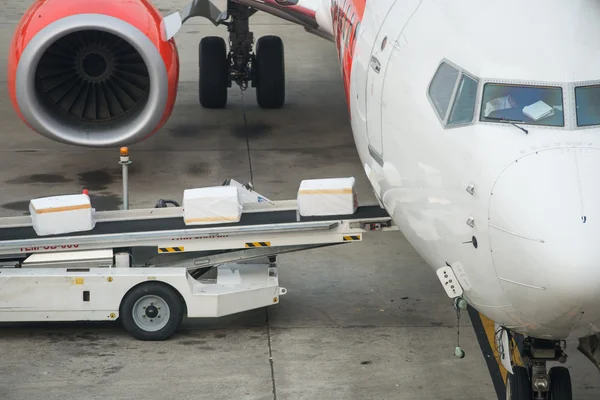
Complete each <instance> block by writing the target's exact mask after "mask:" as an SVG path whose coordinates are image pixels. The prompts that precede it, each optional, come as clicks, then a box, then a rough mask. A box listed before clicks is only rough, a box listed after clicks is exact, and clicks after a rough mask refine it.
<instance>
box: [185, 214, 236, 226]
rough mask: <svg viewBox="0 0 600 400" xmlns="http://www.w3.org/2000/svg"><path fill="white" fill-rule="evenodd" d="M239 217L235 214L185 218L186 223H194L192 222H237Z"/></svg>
mask: <svg viewBox="0 0 600 400" xmlns="http://www.w3.org/2000/svg"><path fill="white" fill-rule="evenodd" d="M239 220H240V219H239V217H237V216H234V217H204V218H188V219H186V220H185V223H186V224H190V223H194V222H221V221H227V222H238V221H239Z"/></svg>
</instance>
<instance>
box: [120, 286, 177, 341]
mask: <svg viewBox="0 0 600 400" xmlns="http://www.w3.org/2000/svg"><path fill="white" fill-rule="evenodd" d="M183 312H184V305H183V300H182V299H181V297H180V296H179V293H177V292H176V291H175V290H174V289H172V288H171V287H170V286H167V285H165V284H163V283H160V282H148V283H143V284H141V285H139V286H136V287H135V288H133V289H132V290H131V291H129V293H127V294H126V295H125V297H124V298H123V301H122V302H121V308H120V311H119V313H120V317H121V320H122V322H123V327H124V328H125V329H126V330H127V332H129V333H130V334H131V335H132V336H133V337H135V338H136V339H138V340H153V341H159V340H166V339H168V338H170V337H171V336H172V335H173V334H174V333H175V331H176V330H177V328H179V325H180V324H181V320H182V319H183Z"/></svg>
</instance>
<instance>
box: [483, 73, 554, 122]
mask: <svg viewBox="0 0 600 400" xmlns="http://www.w3.org/2000/svg"><path fill="white" fill-rule="evenodd" d="M480 120H481V121H484V122H521V123H526V124H530V125H545V126H564V124H565V118H564V112H563V94H562V88H560V87H548V86H528V85H507V84H496V83H486V84H485V86H484V88H483V101H482V105H481V118H480Z"/></svg>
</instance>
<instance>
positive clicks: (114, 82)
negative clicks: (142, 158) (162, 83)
mask: <svg viewBox="0 0 600 400" xmlns="http://www.w3.org/2000/svg"><path fill="white" fill-rule="evenodd" d="M35 86H36V91H37V96H38V98H39V101H40V103H41V104H42V105H43V106H44V107H45V108H46V111H47V112H48V113H49V114H52V115H56V116H57V117H58V116H62V118H63V119H64V120H65V122H67V121H68V122H67V123H70V124H82V125H83V126H84V127H85V126H86V125H87V127H88V129H92V128H91V126H90V125H93V124H101V123H106V122H115V121H118V120H123V119H126V118H127V117H129V118H132V117H133V116H135V115H139V113H140V111H141V110H143V109H144V107H145V106H146V104H147V103H148V96H149V94H150V73H149V72H148V67H147V66H146V63H145V62H144V59H143V58H142V55H141V54H140V53H139V52H138V51H137V50H136V49H135V48H134V47H133V46H132V45H131V44H129V43H128V42H126V41H125V40H123V39H122V38H120V37H118V36H116V35H114V34H112V33H108V32H102V31H98V30H87V31H78V32H73V33H70V34H68V35H66V36H63V37H62V38H60V39H58V40H57V41H56V42H54V43H53V44H52V45H50V47H48V49H47V50H46V51H45V53H44V54H43V55H42V57H41V59H40V62H39V63H38V65H37V69H36V71H35Z"/></svg>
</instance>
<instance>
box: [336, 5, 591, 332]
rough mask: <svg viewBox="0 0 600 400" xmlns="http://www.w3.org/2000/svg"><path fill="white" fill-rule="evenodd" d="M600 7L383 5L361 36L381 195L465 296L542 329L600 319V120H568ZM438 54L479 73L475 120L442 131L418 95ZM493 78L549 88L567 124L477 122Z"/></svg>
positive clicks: (357, 75) (354, 104) (360, 104)
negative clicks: (558, 95)
mask: <svg viewBox="0 0 600 400" xmlns="http://www.w3.org/2000/svg"><path fill="white" fill-rule="evenodd" d="M324 1H327V2H330V1H331V2H334V3H335V2H336V0H324ZM355 2H359V1H355ZM337 3H344V1H343V0H342V1H337ZM346 3H350V2H346ZM349 18H350V17H349ZM599 18H600V3H597V2H593V1H590V0H577V1H570V2H564V1H560V0H552V1H543V0H532V1H528V2H526V3H523V2H521V1H518V0H509V1H504V2H493V1H484V2H481V1H475V0H463V1H461V2H456V1H449V0H446V1H440V0H437V1H433V0H396V1H395V0H377V1H367V2H366V8H365V10H364V15H363V17H362V21H361V23H360V26H359V27H358V30H357V32H356V35H357V36H356V38H357V39H356V44H355V48H354V53H353V58H352V67H351V75H350V86H349V94H348V97H349V109H350V114H351V120H352V130H353V134H354V138H355V142H356V146H357V148H358V152H359V156H360V159H361V162H362V163H363V165H364V167H365V172H366V173H367V175H368V176H369V179H370V181H371V183H372V185H373V187H374V189H375V192H376V194H377V196H378V197H379V198H380V200H381V202H382V203H383V205H384V206H385V208H386V209H387V211H388V212H389V213H390V215H391V216H392V218H393V219H394V221H395V222H396V224H397V225H398V226H399V228H400V230H401V231H402V233H403V234H404V235H405V237H406V238H407V240H408V241H409V242H410V243H411V244H412V245H413V247H414V248H415V249H416V250H417V252H418V253H419V254H420V255H421V256H422V257H423V258H424V259H425V261H426V262H427V263H428V264H429V265H430V266H431V267H432V268H433V269H434V270H435V269H438V268H441V267H443V266H445V265H447V264H448V265H451V266H452V267H453V269H454V271H455V273H457V274H458V275H459V280H460V281H461V284H462V286H463V288H464V289H465V296H464V297H465V298H466V299H467V300H468V301H469V303H470V304H471V305H473V306H474V307H475V308H476V309H478V310H479V311H481V312H482V313H483V314H485V315H486V316H488V317H489V318H491V319H493V320H494V321H496V322H497V323H499V324H501V325H503V326H505V327H508V328H511V329H513V330H516V331H518V332H521V333H524V334H527V335H531V336H534V337H539V338H556V339H564V338H566V337H568V336H570V335H574V336H576V337H579V336H584V335H586V334H588V333H590V330H591V329H595V327H594V326H593V324H595V323H597V322H599V320H600V247H599V246H598V245H597V244H596V241H597V238H598V237H599V234H600V220H599V217H600V212H599V209H600V202H599V201H600V180H598V179H597V175H598V173H597V171H600V140H598V136H599V135H600V126H589V127H586V128H578V127H577V121H576V117H575V115H576V110H575V104H574V94H573V92H574V87H573V85H574V84H575V83H578V82H584V81H585V82H587V81H594V80H596V79H600V72H598V68H597V66H598V65H600V47H598V46H597V43H598V41H599V40H600V25H599V24H597V21H598V19H599ZM350 19H351V18H350ZM332 24H333V26H334V29H333V32H332V33H333V35H334V36H335V35H336V33H335V26H336V22H335V18H334V22H333V23H332ZM355 25H356V24H355ZM350 32H351V30H350ZM384 38H385V39H384ZM342 41H343V40H342ZM384 41H385V45H383V43H384ZM345 51H349V50H348V49H344V45H343V44H342V46H341V50H340V57H342V64H343V61H344V60H343V54H344V52H345ZM443 60H446V61H448V62H449V63H451V64H452V65H454V66H456V67H457V68H459V69H460V70H462V71H464V72H465V73H466V74H468V75H470V76H471V77H473V78H474V79H476V80H477V81H478V86H477V102H476V106H475V115H474V116H473V119H472V121H471V122H470V123H467V124H463V125H458V126H452V127H445V126H444V125H443V123H442V121H441V118H440V117H439V116H438V114H436V111H435V109H434V106H433V102H432V100H431V99H430V97H429V96H428V90H429V86H430V84H431V82H432V78H433V77H434V75H435V74H436V71H437V69H438V67H439V66H440V63H441V62H442V61H443ZM343 68H344V67H342V72H344V70H343ZM346 72H347V71H346ZM490 81H494V82H496V81H497V82H501V83H505V84H512V83H517V84H534V85H545V84H548V85H559V86H560V87H561V88H562V98H563V106H562V109H563V110H564V126H560V127H554V126H539V125H532V124H527V123H523V124H519V126H521V127H522V128H525V129H526V130H527V131H528V133H525V132H524V131H523V130H521V129H520V128H519V127H517V126H514V125H511V124H507V123H505V122H501V121H499V122H496V121H492V122H480V113H481V112H482V111H481V110H482V107H481V104H482V100H481V99H482V92H483V89H484V84H485V83H486V82H490ZM455 90H456V89H455ZM555 111H556V113H559V112H560V108H556V109H555ZM469 186H471V187H470V188H469ZM467 189H469V190H467ZM469 191H471V192H472V193H470V192H469ZM468 221H469V222H470V223H467V222H468ZM471 225H472V226H471ZM473 237H475V238H476V241H477V248H475V246H474V243H472V242H473V240H472V238H473ZM465 242H467V243H465Z"/></svg>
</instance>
